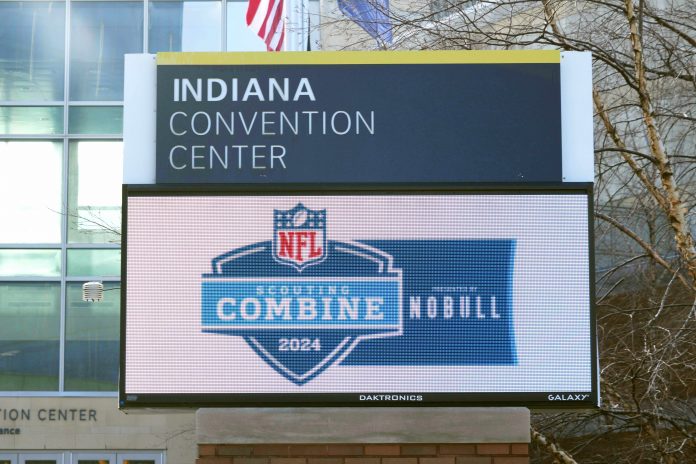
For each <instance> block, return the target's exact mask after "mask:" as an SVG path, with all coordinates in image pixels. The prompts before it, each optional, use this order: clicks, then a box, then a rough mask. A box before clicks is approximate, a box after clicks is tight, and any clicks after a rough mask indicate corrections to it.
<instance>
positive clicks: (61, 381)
mask: <svg viewBox="0 0 696 464" xmlns="http://www.w3.org/2000/svg"><path fill="white" fill-rule="evenodd" d="M71 9H72V2H71V0H66V2H65V53H64V60H65V74H64V79H63V172H62V190H61V196H62V198H63V201H62V204H63V211H62V213H63V214H62V217H61V224H60V227H61V231H60V234H61V235H60V236H61V240H60V248H61V254H60V262H61V266H60V277H61V279H60V342H59V350H58V352H59V359H58V393H63V391H64V390H65V328H66V317H67V308H66V306H67V303H66V299H67V283H66V281H65V278H66V276H67V273H68V270H67V267H68V256H67V255H68V248H67V242H68V214H69V213H70V210H69V207H68V179H69V177H70V173H69V170H70V163H69V156H70V148H69V141H68V133H69V125H70V124H69V118H70V105H69V104H68V102H69V101H70V56H71V53H70V43H71V32H72V31H71V29H72V28H71V21H70V15H71Z"/></svg>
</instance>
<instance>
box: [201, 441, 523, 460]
mask: <svg viewBox="0 0 696 464" xmlns="http://www.w3.org/2000/svg"><path fill="white" fill-rule="evenodd" d="M198 454H199V458H198V459H197V460H196V464H529V447H528V446H527V444H526V443H487V444H329V445H318V444H291V445H275V444H274V445H260V444H254V445H222V444H220V445H208V444H206V445H198Z"/></svg>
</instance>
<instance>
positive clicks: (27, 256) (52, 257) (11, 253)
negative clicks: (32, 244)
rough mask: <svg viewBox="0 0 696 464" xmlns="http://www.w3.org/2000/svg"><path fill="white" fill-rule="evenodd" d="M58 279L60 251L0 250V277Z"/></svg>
mask: <svg viewBox="0 0 696 464" xmlns="http://www.w3.org/2000/svg"><path fill="white" fill-rule="evenodd" d="M18 276H37V277H60V250H0V277H18Z"/></svg>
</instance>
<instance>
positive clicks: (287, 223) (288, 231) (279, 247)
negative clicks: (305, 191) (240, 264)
mask: <svg viewBox="0 0 696 464" xmlns="http://www.w3.org/2000/svg"><path fill="white" fill-rule="evenodd" d="M273 258H274V259H275V260H276V261H278V262H279V263H281V264H285V265H288V266H292V267H294V268H295V269H297V270H298V271H299V272H302V270H303V269H304V268H305V267H307V266H311V265H313V264H319V263H320V262H322V261H324V259H326V210H325V209H321V210H313V209H309V208H306V207H305V206H304V205H303V204H302V203H298V204H297V206H295V207H294V208H292V209H288V210H278V209H275V210H273Z"/></svg>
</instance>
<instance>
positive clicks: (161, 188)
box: [118, 182, 600, 410]
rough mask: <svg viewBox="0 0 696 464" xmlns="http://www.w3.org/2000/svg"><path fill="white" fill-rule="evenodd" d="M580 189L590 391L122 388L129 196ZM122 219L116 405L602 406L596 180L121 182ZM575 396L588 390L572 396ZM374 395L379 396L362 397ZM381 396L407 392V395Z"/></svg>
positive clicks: (574, 191)
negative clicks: (149, 390)
mask: <svg viewBox="0 0 696 464" xmlns="http://www.w3.org/2000/svg"><path fill="white" fill-rule="evenodd" d="M493 193H504V194H507V195H514V194H519V195H531V194H556V195H559V194H584V195H586V196H587V202H588V205H587V206H588V208H587V211H588V247H589V250H588V257H589V263H588V265H589V278H590V282H589V291H590V295H589V298H590V338H591V343H590V349H591V354H590V357H591V362H592V366H591V378H592V389H591V391H582V392H578V391H573V392H571V391H565V392H561V391H547V392H504V393H423V392H412V393H404V392H394V393H386V392H382V393H374V392H370V391H366V392H362V393H280V394H276V393H241V394H240V393H234V394H227V393H164V394H158V393H156V394H152V393H147V394H140V393H136V392H126V391H125V385H126V378H125V377H126V317H127V311H126V293H127V285H126V284H127V280H128V279H127V256H128V253H127V250H128V230H127V220H128V198H129V197H147V196H248V195H257V196H258V195H268V196H273V195H365V196H368V195H385V194H387V195H389V194H391V195H428V194H430V195H436V194H450V195H457V194H467V195H476V194H493ZM122 195H123V196H122V217H121V231H122V244H121V249H122V251H121V256H122V258H121V327H120V332H121V333H120V361H119V394H118V407H119V409H122V410H127V409H141V408H163V409H171V408H177V409H197V408H201V407H278V408H280V407H284V408H287V407H397V406H399V407H404V406H411V407H482V406H485V407H513V406H519V407H528V408H534V409H537V408H538V409H560V410H565V409H594V408H598V407H599V405H600V398H599V374H598V370H599V361H598V346H597V323H596V308H595V298H596V293H595V254H594V214H593V212H594V207H593V204H594V196H593V184H592V183H589V182H587V183H584V182H582V183H581V182H577V183H576V182H564V183H538V184H510V183H505V184H479V183H467V184H430V185H424V184H389V185H385V184H379V185H372V184H361V185H355V184H330V185H315V184H283V185H277V184H240V185H234V184H176V185H172V184H148V185H139V184H124V185H123V191H122ZM576 395H581V396H582V395H588V396H587V397H586V398H584V399H575V398H576ZM361 396H372V397H374V396H377V397H381V398H378V399H365V400H363V399H361ZM386 396H400V397H404V396H407V397H409V399H408V400H401V399H399V400H392V399H386V398H384V397H386Z"/></svg>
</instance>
